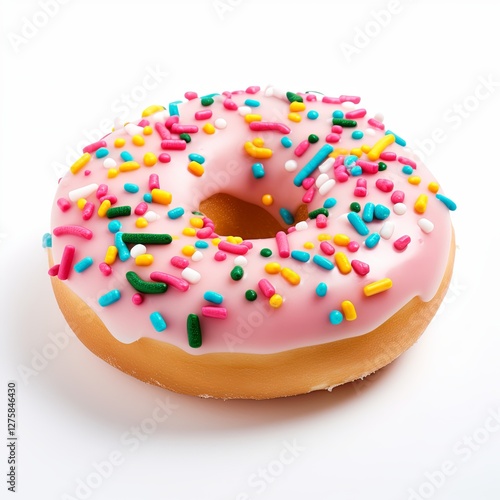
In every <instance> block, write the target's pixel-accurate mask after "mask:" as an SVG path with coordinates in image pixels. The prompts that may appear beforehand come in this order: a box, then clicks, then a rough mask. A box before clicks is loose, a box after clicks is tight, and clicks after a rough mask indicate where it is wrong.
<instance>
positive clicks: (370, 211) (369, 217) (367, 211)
mask: <svg viewBox="0 0 500 500" xmlns="http://www.w3.org/2000/svg"><path fill="white" fill-rule="evenodd" d="M374 214H375V205H374V204H373V203H370V202H368V203H367V204H366V205H365V206H364V208H363V214H362V216H361V217H362V219H363V220H364V221H365V222H372V221H373V216H374Z"/></svg>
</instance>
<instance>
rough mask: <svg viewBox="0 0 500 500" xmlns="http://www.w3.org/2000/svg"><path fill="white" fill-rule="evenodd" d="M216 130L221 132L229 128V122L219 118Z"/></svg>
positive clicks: (215, 123)
mask: <svg viewBox="0 0 500 500" xmlns="http://www.w3.org/2000/svg"><path fill="white" fill-rule="evenodd" d="M214 126H215V128H218V129H219V130H223V129H225V128H226V127H227V121H226V120H224V118H217V120H215V122H214Z"/></svg>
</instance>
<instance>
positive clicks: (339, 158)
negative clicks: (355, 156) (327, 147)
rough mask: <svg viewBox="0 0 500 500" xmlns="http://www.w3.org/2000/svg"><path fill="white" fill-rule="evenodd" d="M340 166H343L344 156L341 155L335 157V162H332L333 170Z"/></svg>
mask: <svg viewBox="0 0 500 500" xmlns="http://www.w3.org/2000/svg"><path fill="white" fill-rule="evenodd" d="M341 165H342V166H343V165H344V156H343V155H339V156H337V158H335V161H334V162H333V168H337V167H340V166H341Z"/></svg>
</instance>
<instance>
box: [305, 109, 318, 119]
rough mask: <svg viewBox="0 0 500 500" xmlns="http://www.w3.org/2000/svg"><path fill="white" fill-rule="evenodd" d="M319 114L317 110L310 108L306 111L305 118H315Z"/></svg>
mask: <svg viewBox="0 0 500 500" xmlns="http://www.w3.org/2000/svg"><path fill="white" fill-rule="evenodd" d="M318 116H319V113H318V112H317V111H315V110H314V109H311V111H308V112H307V118H309V120H316V119H317V118H318Z"/></svg>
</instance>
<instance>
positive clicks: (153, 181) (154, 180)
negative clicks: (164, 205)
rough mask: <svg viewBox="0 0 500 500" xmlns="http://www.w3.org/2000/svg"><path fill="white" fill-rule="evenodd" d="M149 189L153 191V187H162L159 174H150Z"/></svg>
mask: <svg viewBox="0 0 500 500" xmlns="http://www.w3.org/2000/svg"><path fill="white" fill-rule="evenodd" d="M149 189H150V190H151V191H152V190H153V189H160V178H159V177H158V174H151V175H150V176H149Z"/></svg>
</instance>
